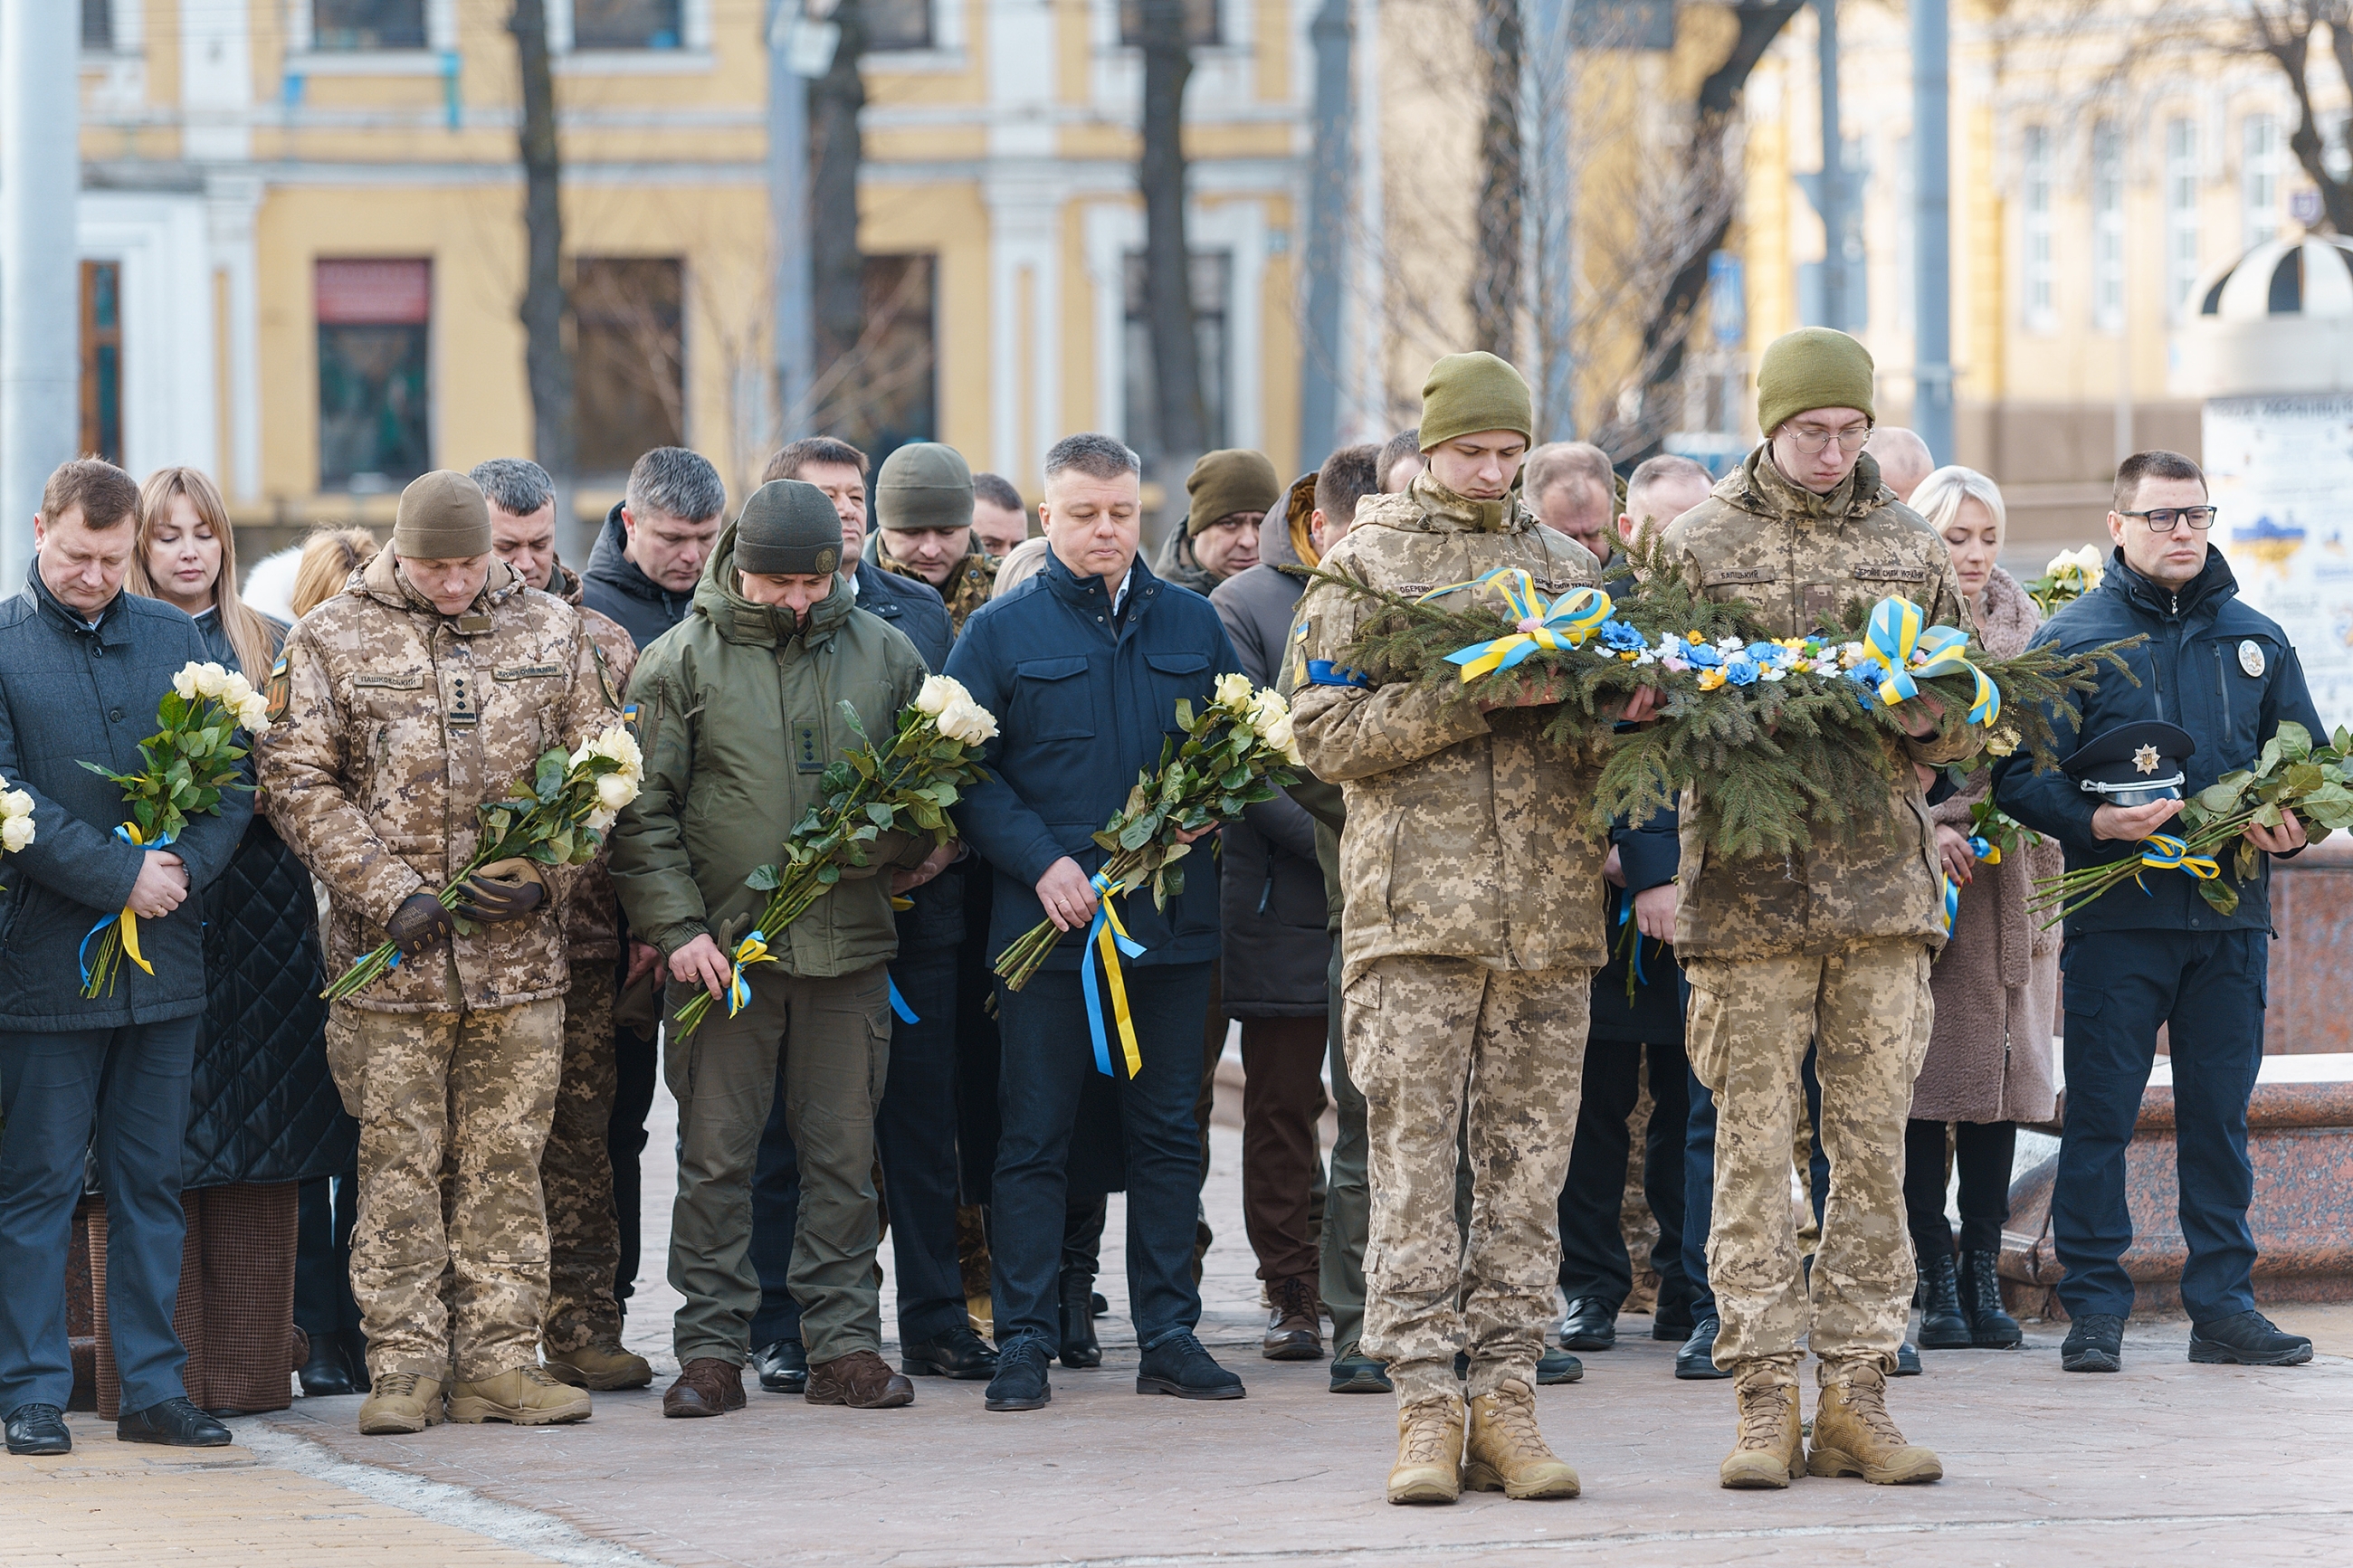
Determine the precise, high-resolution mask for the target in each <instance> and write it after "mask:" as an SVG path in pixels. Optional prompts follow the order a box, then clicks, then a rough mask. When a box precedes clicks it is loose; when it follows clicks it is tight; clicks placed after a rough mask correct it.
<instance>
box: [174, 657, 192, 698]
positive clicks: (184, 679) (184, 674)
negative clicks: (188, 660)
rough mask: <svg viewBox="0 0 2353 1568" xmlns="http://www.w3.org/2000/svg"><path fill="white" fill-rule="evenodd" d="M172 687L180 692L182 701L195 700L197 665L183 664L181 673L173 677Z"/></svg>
mask: <svg viewBox="0 0 2353 1568" xmlns="http://www.w3.org/2000/svg"><path fill="white" fill-rule="evenodd" d="M172 689H173V690H174V691H176V692H178V693H179V694H180V700H182V701H184V702H194V701H195V700H196V667H195V665H193V664H184V665H182V666H181V667H180V673H179V674H177V675H175V676H174V677H172Z"/></svg>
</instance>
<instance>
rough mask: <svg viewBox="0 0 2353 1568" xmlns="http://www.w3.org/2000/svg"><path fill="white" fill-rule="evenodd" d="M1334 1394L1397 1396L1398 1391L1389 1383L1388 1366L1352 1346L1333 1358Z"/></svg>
mask: <svg viewBox="0 0 2353 1568" xmlns="http://www.w3.org/2000/svg"><path fill="white" fill-rule="evenodd" d="M1332 1392H1333V1393H1335V1394H1395V1393H1396V1392H1397V1389H1396V1386H1395V1385H1394V1384H1391V1383H1390V1382H1389V1369H1388V1367H1387V1366H1385V1365H1383V1364H1382V1363H1379V1362H1377V1361H1375V1360H1374V1359H1373V1358H1372V1357H1370V1356H1368V1355H1366V1353H1365V1352H1363V1351H1361V1350H1359V1349H1357V1348H1356V1346H1355V1345H1350V1346H1348V1347H1347V1348H1346V1349H1345V1350H1343V1351H1342V1352H1340V1353H1339V1354H1338V1355H1335V1356H1334V1357H1333V1358H1332Z"/></svg>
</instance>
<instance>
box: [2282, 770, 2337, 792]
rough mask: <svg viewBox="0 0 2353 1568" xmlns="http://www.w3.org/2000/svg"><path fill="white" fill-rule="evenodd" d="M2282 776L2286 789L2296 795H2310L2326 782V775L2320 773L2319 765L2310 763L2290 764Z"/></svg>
mask: <svg viewBox="0 0 2353 1568" xmlns="http://www.w3.org/2000/svg"><path fill="white" fill-rule="evenodd" d="M2284 776H2285V777H2286V780H2287V787H2288V788H2289V789H2290V790H2291V791H2293V792H2294V793H2295V794H2297V795H2310V794H2311V793H2312V792H2313V791H2314V790H2316V789H2318V788H2319V787H2320V786H2321V785H2322V784H2327V782H2328V775H2327V773H2323V772H2322V771H2321V767H2320V764H2319V763H2312V762H2304V763H2293V764H2291V765H2290V766H2289V767H2288V769H2287V771H2286V773H2285V775H2284Z"/></svg>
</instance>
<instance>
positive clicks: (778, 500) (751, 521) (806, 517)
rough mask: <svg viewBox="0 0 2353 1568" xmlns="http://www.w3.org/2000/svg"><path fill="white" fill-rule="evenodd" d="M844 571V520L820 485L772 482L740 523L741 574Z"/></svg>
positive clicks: (799, 574) (758, 491) (754, 494)
mask: <svg viewBox="0 0 2353 1568" xmlns="http://www.w3.org/2000/svg"><path fill="white" fill-rule="evenodd" d="M840 567H841V516H840V514H839V513H838V512H836V511H835V510H833V502H832V501H831V500H828V499H827V497H826V493H825V492H824V491H823V490H821V489H818V488H817V487H816V486H815V485H812V484H808V483H807V482H805V481H803V480H800V479H771V480H769V481H768V482H767V483H766V484H765V485H762V486H761V487H760V488H759V489H756V490H754V491H753V492H752V499H751V500H747V501H745V502H744V514H743V515H742V516H741V517H739V518H737V519H736V520H735V570H737V571H738V572H749V573H751V574H754V576H759V577H816V576H822V575H823V574H827V573H828V572H835V571H839V569H840Z"/></svg>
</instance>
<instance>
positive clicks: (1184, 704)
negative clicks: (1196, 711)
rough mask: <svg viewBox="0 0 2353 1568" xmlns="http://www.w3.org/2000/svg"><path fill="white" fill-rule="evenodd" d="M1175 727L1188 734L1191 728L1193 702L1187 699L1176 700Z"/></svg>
mask: <svg viewBox="0 0 2353 1568" xmlns="http://www.w3.org/2000/svg"><path fill="white" fill-rule="evenodd" d="M1176 727H1177V728H1178V729H1179V730H1183V731H1188V732H1189V731H1191V730H1192V728H1193V700H1192V699H1191V698H1189V697H1179V698H1178V699H1176Z"/></svg>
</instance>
